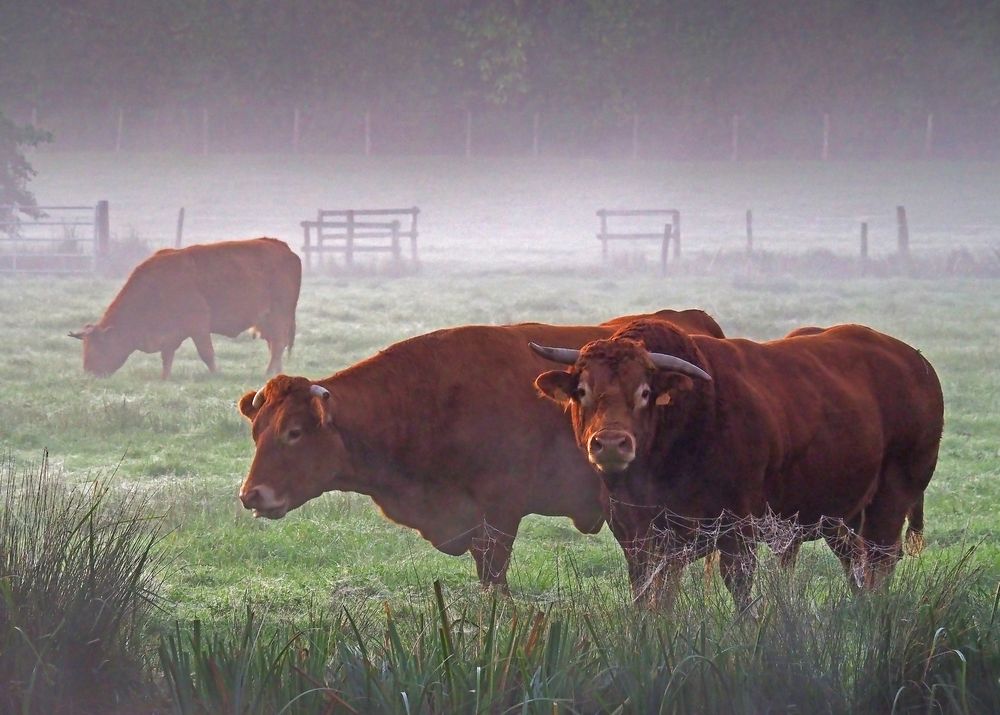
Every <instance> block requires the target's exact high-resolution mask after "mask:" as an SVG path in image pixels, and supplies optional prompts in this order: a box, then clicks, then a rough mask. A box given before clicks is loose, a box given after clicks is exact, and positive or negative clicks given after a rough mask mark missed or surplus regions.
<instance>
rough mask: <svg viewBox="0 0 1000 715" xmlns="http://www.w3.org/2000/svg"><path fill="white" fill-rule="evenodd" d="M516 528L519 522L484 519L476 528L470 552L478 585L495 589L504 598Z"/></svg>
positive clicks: (507, 588)
mask: <svg viewBox="0 0 1000 715" xmlns="http://www.w3.org/2000/svg"><path fill="white" fill-rule="evenodd" d="M501 524H502V525H501ZM518 526H519V522H507V523H503V522H501V523H491V522H490V521H487V520H485V519H484V520H483V523H482V525H480V526H479V527H477V529H476V535H475V536H474V537H473V538H472V549H471V551H472V558H473V559H475V561H476V573H477V574H478V575H479V583H481V584H482V586H483V588H484V589H495V590H497V591H499V592H500V593H502V594H503V595H505V596H506V595H509V594H510V587H509V586H508V585H507V569H508V567H509V566H510V557H511V554H512V553H513V550H514V538H515V537H516V536H517V528H518Z"/></svg>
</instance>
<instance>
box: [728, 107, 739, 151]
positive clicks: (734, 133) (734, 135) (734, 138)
mask: <svg viewBox="0 0 1000 715" xmlns="http://www.w3.org/2000/svg"><path fill="white" fill-rule="evenodd" d="M730 134H731V136H730V154H729V158H730V160H731V161H736V160H737V159H739V158H740V115H739V114H734V115H733V119H732V126H731V128H730Z"/></svg>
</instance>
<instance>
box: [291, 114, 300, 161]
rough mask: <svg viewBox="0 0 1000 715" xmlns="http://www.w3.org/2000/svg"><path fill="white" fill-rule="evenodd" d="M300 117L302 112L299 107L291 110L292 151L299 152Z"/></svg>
mask: <svg viewBox="0 0 1000 715" xmlns="http://www.w3.org/2000/svg"><path fill="white" fill-rule="evenodd" d="M301 119H302V113H301V112H300V111H299V108H298V107H296V108H295V109H294V110H293V111H292V153H293V154H298V153H299V122H300V121H301Z"/></svg>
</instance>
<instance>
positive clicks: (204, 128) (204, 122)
mask: <svg viewBox="0 0 1000 715" xmlns="http://www.w3.org/2000/svg"><path fill="white" fill-rule="evenodd" d="M201 153H202V154H208V107H203V108H202V110H201Z"/></svg>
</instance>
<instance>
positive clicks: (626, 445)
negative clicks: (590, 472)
mask: <svg viewBox="0 0 1000 715" xmlns="http://www.w3.org/2000/svg"><path fill="white" fill-rule="evenodd" d="M587 457H588V458H589V459H590V463H591V464H593V465H594V466H595V467H597V468H598V469H600V470H601V471H602V472H606V473H616V472H624V471H625V470H626V469H628V465H629V464H631V463H632V460H633V459H635V437H633V436H632V435H631V434H629V433H628V432H626V431H625V430H610V429H605V430H601V431H600V432H597V433H596V434H594V435H593V436H592V437H591V438H590V441H589V442H588V443H587Z"/></svg>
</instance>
